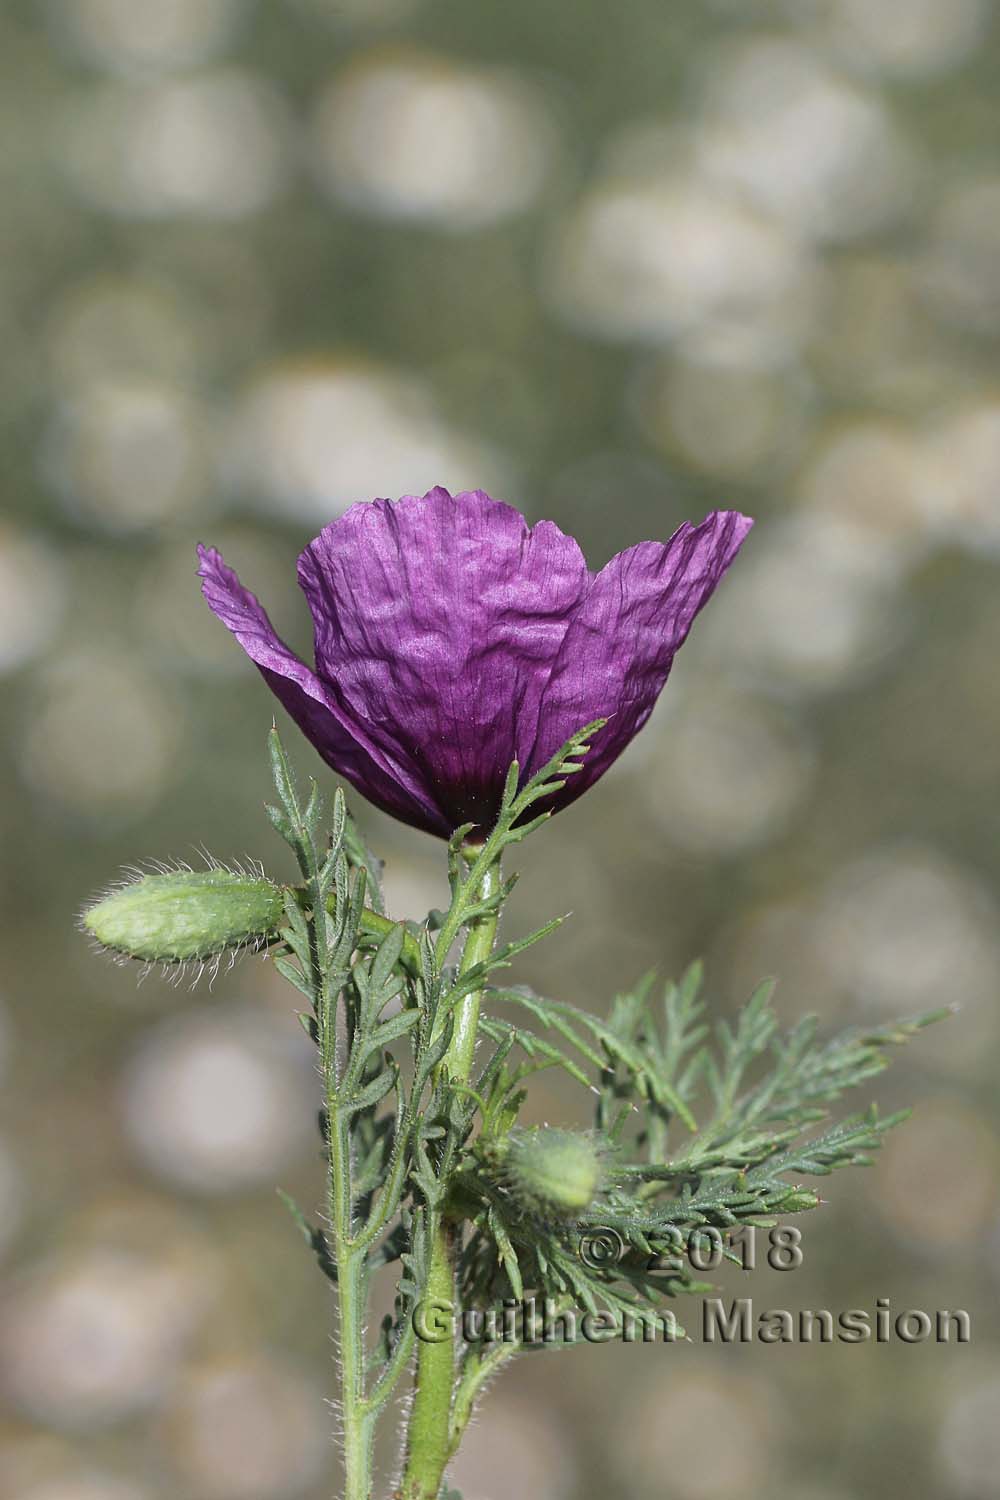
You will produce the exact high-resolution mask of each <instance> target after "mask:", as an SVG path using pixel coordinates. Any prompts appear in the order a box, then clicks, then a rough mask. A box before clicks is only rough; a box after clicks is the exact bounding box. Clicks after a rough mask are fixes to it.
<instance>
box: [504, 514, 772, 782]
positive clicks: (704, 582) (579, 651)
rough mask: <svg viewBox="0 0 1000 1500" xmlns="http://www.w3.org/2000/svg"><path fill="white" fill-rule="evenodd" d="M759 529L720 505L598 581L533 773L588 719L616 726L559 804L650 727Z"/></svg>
mask: <svg viewBox="0 0 1000 1500" xmlns="http://www.w3.org/2000/svg"><path fill="white" fill-rule="evenodd" d="M752 525H753V522H752V520H751V519H750V518H749V517H748V516H743V515H740V514H739V512H738V511H714V512H713V513H712V514H711V515H710V516H708V517H706V519H705V520H704V521H702V523H701V525H700V526H692V525H691V524H690V523H689V522H685V523H684V525H683V526H681V527H679V528H678V530H677V531H675V532H674V534H673V536H672V537H671V538H670V540H669V541H668V542H666V543H663V542H640V543H639V544H638V546H635V547H630V548H628V550H627V551H625V552H619V554H618V555H617V557H613V558H612V559H611V561H610V562H609V563H608V565H607V567H605V568H604V569H603V570H602V571H601V572H600V573H599V574H598V575H597V576H596V578H594V580H593V582H592V584H591V587H590V589H589V591H588V593H587V596H586V599H585V600H584V601H583V602H582V603H581V605H580V606H579V608H578V609H577V610H576V612H575V614H574V616H573V619H572V621H571V622H570V625H569V629H568V630H567V632H566V634H565V637H564V639H563V642H562V646H561V648H560V651H559V655H558V657H557V659H556V661H555V663H554V665H553V668H552V673H551V676H550V678H549V682H548V686H547V688H546V692H545V702H544V706H543V710H542V716H541V724H540V727H539V734H538V737H537V739H536V741H535V744H534V745H533V747H532V750H531V754H530V756H529V758H528V760H527V762H526V763H525V764H526V769H527V770H528V771H529V772H533V771H536V770H538V769H539V768H540V767H541V766H543V765H544V764H545V763H546V761H547V760H548V759H549V757H550V756H551V755H553V754H554V753H555V751H556V750H558V748H559V746H560V745H561V744H562V743H563V742H564V741H565V740H566V739H568V738H569V736H570V735H571V734H572V733H573V732H574V731H575V730H577V729H580V728H582V727H583V725H585V724H588V723H590V722H591V721H592V720H594V719H603V718H606V719H608V721H609V722H608V724H607V726H606V728H604V729H603V730H601V731H600V733H599V734H597V735H595V737H594V740H593V744H592V748H591V751H590V754H589V755H588V756H587V758H586V760H585V761H584V765H583V770H582V771H580V772H578V773H577V774H576V775H575V776H573V777H572V778H571V779H570V780H569V781H568V782H567V784H566V787H565V789H564V790H563V791H562V792H560V793H559V794H558V796H557V797H556V798H555V799H554V806H555V807H557V808H560V807H565V806H566V805H567V804H568V803H570V802H572V801H574V800H575V799H576V798H577V797H578V796H579V795H580V793H581V792H584V791H586V789H587V788H588V787H590V786H592V785H593V784H594V782H595V781H596V780H597V779H598V778H599V777H600V776H603V774H604V772H605V771H606V770H607V769H608V767H609V766H610V765H612V763H613V762H614V761H615V760H617V758H618V756H619V755H621V753H622V751H623V750H624V749H625V747H626V745H628V743H629V742H630V740H632V739H633V737H634V736H635V735H636V734H637V733H638V732H639V730H640V729H641V728H642V726H643V725H644V724H645V722H646V720H647V719H648V718H649V715H650V713H651V712H652V709H653V705H654V704H655V702H656V700H657V698H658V697H659V694H660V692H661V690H662V688H663V685H664V683H665V682H666V680H667V676H668V674H669V672H670V667H671V665H672V663H673V659H674V656H675V655H676V653H677V651H678V650H679V649H680V647H681V646H682V645H683V643H684V641H685V640H686V638H687V634H688V631H689V630H690V628H691V624H692V622H693V620H694V617H695V615H696V614H697V613H698V611H699V610H700V609H701V607H702V605H703V604H705V603H706V602H707V600H708V599H709V598H710V597H711V595H712V593H713V592H714V590H715V588H716V585H717V584H718V582H719V580H720V578H721V577H722V575H723V573H724V572H725V571H726V569H727V568H728V567H729V564H730V563H731V562H732V560H733V558H734V557H735V556H736V554H737V552H738V551H739V549H740V546H741V545H742V543H743V540H744V538H745V537H746V535H747V532H748V531H749V530H750V528H751V526H752Z"/></svg>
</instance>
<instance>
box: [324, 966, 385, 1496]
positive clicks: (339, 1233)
mask: <svg viewBox="0 0 1000 1500" xmlns="http://www.w3.org/2000/svg"><path fill="white" fill-rule="evenodd" d="M324 988H325V987H324ZM323 998H324V1002H325V1003H324V1007H323V1009H324V1037H323V1071H324V1074H325V1076H326V1091H325V1092H326V1110H327V1132H328V1135H329V1148H328V1161H329V1176H328V1183H327V1190H328V1197H327V1211H328V1216H329V1222H330V1233H331V1237H332V1241H333V1254H334V1259H335V1261H336V1265H337V1303H338V1312H339V1327H340V1408H341V1423H342V1429H343V1440H344V1467H345V1479H344V1500H370V1496H371V1487H372V1439H373V1435H374V1426H375V1413H374V1412H373V1411H372V1410H371V1409H370V1406H369V1403H368V1402H367V1400H366V1398H365V1358H364V1323H365V1306H366V1295H365V1292H366V1286H365V1254H366V1250H365V1247H364V1246H361V1245H358V1244H357V1243H356V1241H355V1240H354V1238H353V1237H352V1222H351V1219H352V1196H353V1195H352V1188H351V1155H350V1141H349V1139H348V1131H347V1123H346V1118H345V1116H344V1114H343V1113H342V1111H341V1109H340V1100H339V1097H338V1090H337V1082H338V1080H337V1071H338V1070H337V1061H336V1054H335V1034H334V1030H333V1012H332V1009H331V1006H330V1003H329V996H328V995H326V994H325V993H324V997H323Z"/></svg>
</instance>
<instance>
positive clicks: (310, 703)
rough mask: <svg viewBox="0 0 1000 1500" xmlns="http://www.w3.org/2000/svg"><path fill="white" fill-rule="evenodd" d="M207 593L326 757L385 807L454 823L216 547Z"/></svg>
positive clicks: (422, 820)
mask: <svg viewBox="0 0 1000 1500" xmlns="http://www.w3.org/2000/svg"><path fill="white" fill-rule="evenodd" d="M198 557H199V560H200V563H201V566H200V568H199V570H198V572H199V576H200V578H201V579H202V593H203V594H204V596H205V600H206V602H207V604H208V606H209V608H210V609H211V610H212V612H213V613H214V614H215V615H217V616H218V618H219V619H220V620H221V621H222V623H223V624H224V625H225V626H227V628H228V629H229V630H231V631H232V633H233V635H234V636H235V637H236V639H237V640H238V641H239V643H240V645H241V646H242V647H243V649H244V651H245V652H246V653H247V655H248V656H249V657H250V659H251V660H252V661H253V662H255V663H256V665H257V666H258V667H259V669H260V672H261V675H262V676H263V678H264V681H265V682H266V683H267V684H268V686H269V687H270V688H271V691H272V692H273V693H274V694H275V696H276V697H277V698H278V700H279V701H280V702H281V703H282V705H283V706H284V707H285V708H286V709H287V710H288V712H289V714H290V715H291V716H292V718H293V719H294V720H295V722H296V724H297V725H298V726H299V728H300V729H301V730H302V732H303V734H305V736H306V737H307V739H309V740H311V741H312V743H313V744H314V745H315V747H316V749H317V750H318V751H319V753H320V755H321V756H322V757H323V759H324V760H325V761H326V762H327V763H328V765H330V766H332V767H333V769H334V770H335V771H337V772H339V774H340V775H341V776H343V777H344V778H345V779H346V780H347V781H349V782H351V784H352V785H353V786H356V787H357V788H358V790H359V791H360V792H362V793H363V795H364V796H366V797H367V798H369V800H370V801H372V802H374V803H375V804H376V805H377V806H379V807H381V808H383V809H384V811H386V812H389V813H392V814H393V815H394V816H395V817H397V818H401V819H402V820H403V822H406V823H411V824H413V825H414V826H415V827H417V828H423V829H425V830H426V831H428V832H430V833H438V834H444V835H445V836H447V835H448V834H449V833H450V832H451V825H450V824H449V823H448V822H447V819H445V818H444V817H442V814H441V811H440V809H439V808H438V807H436V805H435V804H434V802H433V800H432V799H431V798H429V797H427V796H426V795H425V793H424V791H423V789H422V788H421V787H420V786H419V785H418V784H416V783H415V782H414V781H413V780H412V778H411V777H410V776H409V775H408V774H407V772H406V770H405V768H403V767H397V766H393V765H392V764H391V763H390V762H389V761H388V760H387V759H386V758H385V757H384V755H383V754H382V753H381V751H379V749H378V748H377V747H376V746H375V745H374V744H372V743H370V742H369V741H367V738H366V735H365V733H364V729H363V727H360V726H357V725H355V724H353V723H352V722H351V720H350V717H349V715H348V714H346V713H345V712H344V710H343V708H342V706H341V704H340V703H339V702H338V700H337V696H336V693H335V691H333V690H332V689H331V688H330V686H329V685H328V684H326V683H323V682H321V681H320V679H319V678H318V677H317V675H316V674H315V672H313V671H311V670H310V669H309V667H307V666H306V664H305V662H303V661H301V660H300V659H299V657H297V656H296V655H295V653H294V651H290V650H289V649H288V647H287V646H286V645H285V644H284V642H283V641H282V640H281V639H280V637H279V636H278V635H277V633H276V632H275V630H274V627H273V626H272V624H271V622H270V620H269V619H268V617H267V614H266V613H265V611H264V609H263V608H262V607H261V605H260V603H259V602H258V600H257V599H256V597H255V596H254V595H253V594H252V593H251V592H250V590H249V589H245V588H244V587H243V586H242V584H241V583H240V580H239V578H238V577H237V576H236V574H235V573H234V572H233V570H232V568H229V567H227V566H226V564H225V562H224V561H223V559H222V557H221V555H220V554H219V553H218V552H217V551H216V550H215V548H214V547H199V548H198Z"/></svg>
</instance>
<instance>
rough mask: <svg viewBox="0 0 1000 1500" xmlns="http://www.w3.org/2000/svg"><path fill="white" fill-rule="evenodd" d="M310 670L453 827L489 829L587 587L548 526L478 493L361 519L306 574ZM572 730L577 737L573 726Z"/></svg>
mask: <svg viewBox="0 0 1000 1500" xmlns="http://www.w3.org/2000/svg"><path fill="white" fill-rule="evenodd" d="M299 580H300V582H301V584H302V587H303V589H304V591H305V594H306V597H307V598H308V600H309V607H310V609H311V610H312V614H313V619H314V622H315V628H316V670H317V673H318V675H319V677H320V678H321V679H322V681H323V683H324V684H326V685H327V686H328V687H329V686H331V685H332V684H336V690H337V695H338V701H339V702H341V703H342V704H343V705H344V707H345V709H346V711H347V712H348V713H349V715H350V717H351V721H352V722H353V723H358V724H363V725H364V728H365V732H366V734H367V735H368V736H369V737H370V740H371V742H372V743H373V744H374V745H376V746H377V747H378V748H379V749H380V750H381V751H382V752H383V753H384V755H385V756H386V757H387V759H389V760H391V761H393V762H394V763H397V764H399V763H402V764H405V765H408V766H409V767H411V768H412V770H413V773H414V775H415V777H416V779H417V780H418V781H419V782H420V783H421V785H423V786H424V787H425V788H426V789H427V791H428V793H429V795H430V796H431V797H433V799H434V801H435V802H436V803H437V804H438V805H439V806H440V807H441V808H442V810H443V811H444V812H445V813H446V814H447V816H448V819H449V820H450V826H451V827H454V826H457V825H458V824H459V823H463V822H467V821H470V822H476V823H480V824H484V825H486V826H489V824H490V823H491V822H492V821H493V819H494V818H495V817H496V814H497V811H498V805H499V795H500V791H501V789H502V787H503V781H504V776H505V774H506V772H507V769H508V767H509V765H510V762H511V761H512V760H514V759H515V758H517V759H520V760H521V761H522V764H523V763H524V759H525V757H526V756H527V755H528V754H529V753H530V747H531V746H532V744H533V743H534V742H535V740H536V738H537V735H538V723H539V713H540V711H541V712H542V714H543V715H544V713H545V709H544V706H543V705H542V700H543V695H544V693H545V690H546V686H547V684H548V681H549V677H550V674H551V671H552V668H553V664H554V662H555V661H556V659H557V656H558V653H559V650H560V646H561V645H562V642H563V637H564V636H565V634H566V630H567V627H568V624H569V621H570V619H571V617H572V615H573V611H574V610H575V609H576V607H577V606H578V604H579V603H580V602H581V600H583V599H584V598H585V597H586V595H587V590H588V588H589V587H590V574H589V572H588V570H587V565H586V563H585V561H584V558H583V555H582V553H581V552H580V549H579V547H578V546H577V544H576V542H575V541H574V540H573V539H572V538H571V537H567V536H564V535H563V533H562V532H561V531H560V530H559V528H558V527H557V526H555V525H554V524H553V523H552V522H551V521H541V522H539V523H538V525H536V526H534V527H531V528H529V526H528V524H527V522H526V521H525V519H524V517H523V516H522V515H521V514H520V513H519V512H518V511H516V510H514V509H513V508H512V507H511V506H509V505H504V504H502V503H501V502H499V501H496V500H491V499H490V497H489V496H488V495H485V494H483V492H482V491H480V490H476V491H473V492H471V493H468V494H461V495H456V496H455V497H452V496H451V495H449V494H448V492H447V491H446V490H443V489H435V490H431V491H430V492H429V493H428V494H426V495H424V496H422V497H417V496H413V495H408V496H405V497H404V498H403V499H402V500H398V501H396V502H394V503H391V502H389V501H386V500H376V501H373V502H372V503H371V504H366V505H356V506H353V507H352V508H351V509H350V510H349V511H348V512H347V513H346V514H345V515H344V516H342V517H341V518H340V519H339V520H337V521H335V522H334V523H333V524H332V525H331V526H328V527H327V528H326V529H325V530H324V531H323V532H322V533H321V534H320V536H319V537H317V539H316V541H314V542H313V543H312V544H311V545H310V546H309V547H307V548H306V550H305V552H304V553H303V554H302V557H301V559H300V561H299ZM575 727H577V726H576V725H574V728H575Z"/></svg>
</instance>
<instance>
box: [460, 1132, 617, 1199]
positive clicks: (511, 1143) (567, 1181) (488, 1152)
mask: <svg viewBox="0 0 1000 1500" xmlns="http://www.w3.org/2000/svg"><path fill="white" fill-rule="evenodd" d="M482 1149H483V1153H484V1158H485V1160H486V1162H487V1165H488V1166H489V1167H490V1168H492V1169H493V1170H494V1171H495V1172H496V1174H497V1179H498V1183H499V1184H500V1185H502V1186H503V1188H504V1189H505V1190H506V1191H507V1192H508V1193H509V1194H510V1196H511V1197H512V1198H513V1199H514V1200H515V1202H516V1203H517V1204H518V1205H519V1207H520V1208H521V1209H522V1210H523V1211H525V1212H526V1213H528V1214H531V1215H536V1216H538V1217H539V1218H542V1219H551V1218H565V1219H572V1218H575V1217H576V1216H577V1215H578V1214H582V1213H583V1212H585V1210H586V1209H588V1208H589V1207H590V1205H591V1204H592V1203H593V1201H594V1199H595V1198H596V1196H597V1194H598V1192H599V1191H600V1188H601V1184H602V1181H603V1178H604V1159H605V1157H606V1155H607V1148H606V1146H605V1145H604V1143H603V1142H602V1141H601V1139H600V1138H599V1137H598V1136H596V1135H595V1134H594V1133H593V1132H592V1131H579V1130H562V1129H558V1128H556V1127H555V1126H551V1125H536V1126H532V1127H530V1128H529V1129H523V1130H522V1129H514V1130H512V1131H511V1132H510V1134H509V1135H507V1136H505V1137H504V1138H503V1139H502V1140H499V1141H491V1142H483V1147H482Z"/></svg>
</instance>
